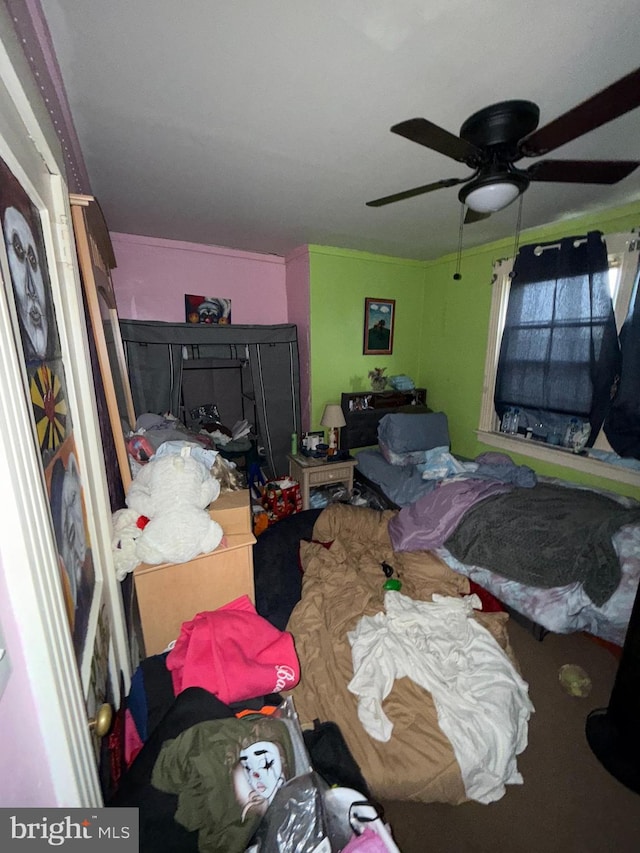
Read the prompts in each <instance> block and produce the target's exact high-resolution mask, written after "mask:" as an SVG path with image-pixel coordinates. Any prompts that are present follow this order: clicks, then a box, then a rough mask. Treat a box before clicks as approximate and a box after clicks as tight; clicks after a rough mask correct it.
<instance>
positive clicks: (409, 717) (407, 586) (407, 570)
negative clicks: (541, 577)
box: [254, 503, 533, 804]
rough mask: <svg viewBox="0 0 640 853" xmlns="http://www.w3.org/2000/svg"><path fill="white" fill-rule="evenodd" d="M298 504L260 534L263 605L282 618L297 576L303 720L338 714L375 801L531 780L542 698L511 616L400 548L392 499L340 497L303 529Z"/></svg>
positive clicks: (493, 793)
mask: <svg viewBox="0 0 640 853" xmlns="http://www.w3.org/2000/svg"><path fill="white" fill-rule="evenodd" d="M299 515H300V517H299V518H296V517H295V516H293V517H291V518H290V519H285V520H283V521H282V522H279V523H278V524H276V525H274V527H273V528H270V529H269V530H267V531H266V532H265V533H264V534H262V535H261V537H259V539H258V543H257V545H256V552H255V554H254V557H255V569H256V607H257V609H258V611H259V612H262V614H263V615H265V616H268V617H269V618H270V619H272V620H277V618H278V616H277V614H276V612H275V609H274V608H275V605H276V598H277V590H278V589H282V588H285V587H286V585H287V584H286V580H285V574H286V572H287V571H297V572H298V574H299V576H300V591H299V600H298V601H297V603H295V605H294V606H293V609H292V610H291V612H290V615H289V618H288V620H287V624H286V628H287V630H288V631H289V632H291V634H292V635H293V638H294V641H295V647H296V652H297V654H298V658H299V661H300V671H301V678H300V682H299V684H298V685H297V686H296V687H295V688H294V689H293V691H291V692H290V695H292V696H293V700H294V703H295V708H296V711H297V713H298V716H299V718H300V722H301V724H302V725H303V727H308V726H312V725H313V723H314V721H315V720H320V721H333V722H335V723H337V725H338V726H339V728H340V730H341V732H342V734H343V736H344V738H345V740H346V742H347V744H348V746H349V749H350V751H351V753H352V755H353V757H354V759H355V761H356V762H357V764H358V765H359V767H360V770H361V771H362V774H363V776H364V778H365V780H366V782H367V784H368V786H369V789H370V791H371V792H372V795H373V796H374V797H375V798H376V799H378V800H387V801H390V800H404V801H416V802H426V803H428V802H445V803H451V804H458V803H461V802H464V801H466V800H475V801H478V802H482V803H489V802H493V801H495V800H498V799H500V798H501V797H502V796H503V795H504V793H505V786H506V785H510V784H519V783H521V782H522V777H521V776H520V774H519V772H518V768H517V756H518V755H519V754H520V753H521V752H522V751H523V750H524V749H525V747H526V744H527V733H528V720H529V717H530V714H531V712H532V710H533V708H532V705H531V702H530V700H529V697H528V688H527V685H526V683H525V682H524V681H523V679H522V677H521V675H520V673H519V670H518V667H517V663H516V662H515V661H514V659H513V655H512V652H511V648H510V646H509V639H508V633H507V622H508V618H509V617H508V615H507V614H506V613H504V612H501V613H499V612H494V613H486V612H483V611H482V610H481V609H480V608H481V605H480V601H479V599H478V597H477V596H476V595H474V594H472V595H470V594H469V593H470V583H469V580H468V579H467V578H465V577H463V576H462V575H460V574H458V573H456V572H454V571H453V570H452V569H450V568H449V567H448V566H447V565H446V564H445V563H444V562H443V561H442V560H441V559H440V558H439V557H437V556H436V555H435V554H433V553H430V552H425V551H421V552H405V553H397V552H395V551H394V550H393V547H392V544H391V541H390V538H389V533H388V525H389V522H390V520H391V519H392V518H393V517H394V516H395V515H396V513H395V511H378V510H373V509H369V508H363V507H356V506H351V505H348V504H340V503H337V504H331V505H329V506H328V507H327V508H326V509H323V510H322V511H320V512H319V513H318V514H316V515H315V516H312V525H311V526H307V529H306V530H305V529H304V525H305V522H306V518H305V516H306V515H307V513H300V514H299ZM304 534H306V535H307V536H308V537H309V538H304ZM263 537H265V539H263ZM298 537H300V538H299V539H298ZM261 540H262V542H261ZM276 541H277V542H278V544H277V545H274V543H276ZM283 542H284V547H283V544H282V543H283ZM274 548H275V550H274ZM283 551H286V552H288V554H289V557H288V559H289V561H290V562H289V567H288V569H287V570H286V571H285V572H284V573H283V562H282V560H280V561H277V560H276V561H274V560H273V558H274V557H275V555H276V553H277V552H279V553H280V554H281V555H282V554H283ZM292 560H295V562H296V565H291V561H292ZM298 560H299V567H298V565H297V561H298ZM300 569H302V573H300ZM385 569H386V571H385ZM278 578H279V580H278ZM387 581H399V582H400V584H401V588H400V589H395V588H385V586H386V587H397V586H398V583H395V584H394V583H388V582H387ZM281 616H282V614H280V618H281Z"/></svg>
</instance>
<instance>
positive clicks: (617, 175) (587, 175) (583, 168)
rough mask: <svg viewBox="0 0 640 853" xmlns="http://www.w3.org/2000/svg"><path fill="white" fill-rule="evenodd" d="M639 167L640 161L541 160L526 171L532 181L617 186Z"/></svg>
mask: <svg viewBox="0 0 640 853" xmlns="http://www.w3.org/2000/svg"><path fill="white" fill-rule="evenodd" d="M638 166H640V161H633V160H541V161H540V162H539V163H534V164H533V165H532V166H530V167H529V168H528V169H526V174H527V175H528V176H529V178H530V179H531V180H532V181H558V182H561V183H568V184H569V183H573V184H616V183H617V182H618V181H621V180H622V179H623V178H626V177H627V175H630V174H631V172H633V170H634V169H637V168H638Z"/></svg>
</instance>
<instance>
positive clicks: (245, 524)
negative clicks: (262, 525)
mask: <svg viewBox="0 0 640 853" xmlns="http://www.w3.org/2000/svg"><path fill="white" fill-rule="evenodd" d="M209 514H210V515H211V518H212V519H213V520H214V521H217V522H218V524H219V525H220V527H221V528H222V529H223V530H224V532H225V535H227V536H230V535H235V534H237V533H251V529H252V528H251V501H250V495H249V489H239V490H238V491H235V492H223V493H222V494H221V495H220V496H219V497H218V498H217V500H215V501H213V503H211V504H209Z"/></svg>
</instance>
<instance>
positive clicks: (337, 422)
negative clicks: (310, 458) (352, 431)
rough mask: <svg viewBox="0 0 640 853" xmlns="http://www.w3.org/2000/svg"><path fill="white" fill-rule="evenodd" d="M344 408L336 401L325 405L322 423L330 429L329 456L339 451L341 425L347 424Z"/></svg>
mask: <svg viewBox="0 0 640 853" xmlns="http://www.w3.org/2000/svg"><path fill="white" fill-rule="evenodd" d="M346 423H347V422H346V421H345V419H344V415H343V414H342V409H341V408H340V406H338V405H337V404H336V403H330V404H329V405H327V406H325V407H324V412H323V413H322V420H321V421H320V424H321V425H322V426H323V427H327V428H328V430H329V450H328V451H327V456H333V455H334V454H335V453H337V452H338V446H339V443H340V442H339V433H340V427H343V426H345V425H346Z"/></svg>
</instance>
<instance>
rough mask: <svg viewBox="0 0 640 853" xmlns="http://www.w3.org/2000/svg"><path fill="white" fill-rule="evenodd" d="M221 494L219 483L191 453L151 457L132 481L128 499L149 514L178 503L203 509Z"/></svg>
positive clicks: (139, 510) (140, 510) (157, 512)
mask: <svg viewBox="0 0 640 853" xmlns="http://www.w3.org/2000/svg"><path fill="white" fill-rule="evenodd" d="M219 494H220V483H219V482H218V481H217V480H216V479H215V478H214V477H212V476H211V474H210V472H209V471H208V470H207V468H206V466H205V465H203V464H202V462H199V461H198V460H197V459H194V458H193V457H192V456H179V455H175V454H171V455H168V456H161V457H158V458H157V459H152V460H151V461H150V462H147V464H146V465H145V466H144V467H143V468H141V470H140V471H139V472H138V474H137V475H136V477H135V479H134V481H133V482H132V483H131V486H130V488H129V492H128V494H127V499H126V503H127V506H128V507H130V508H131V509H135V510H137V511H138V512H139V513H140V515H146V516H147V518H153V517H154V516H156V515H158V514H160V513H162V512H163V511H164V510H167V509H175V508H176V507H177V506H184V507H192V508H194V509H204V508H205V507H207V506H209V504H210V503H211V501H214V500H215V499H216V498H217V497H218V495H219Z"/></svg>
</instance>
